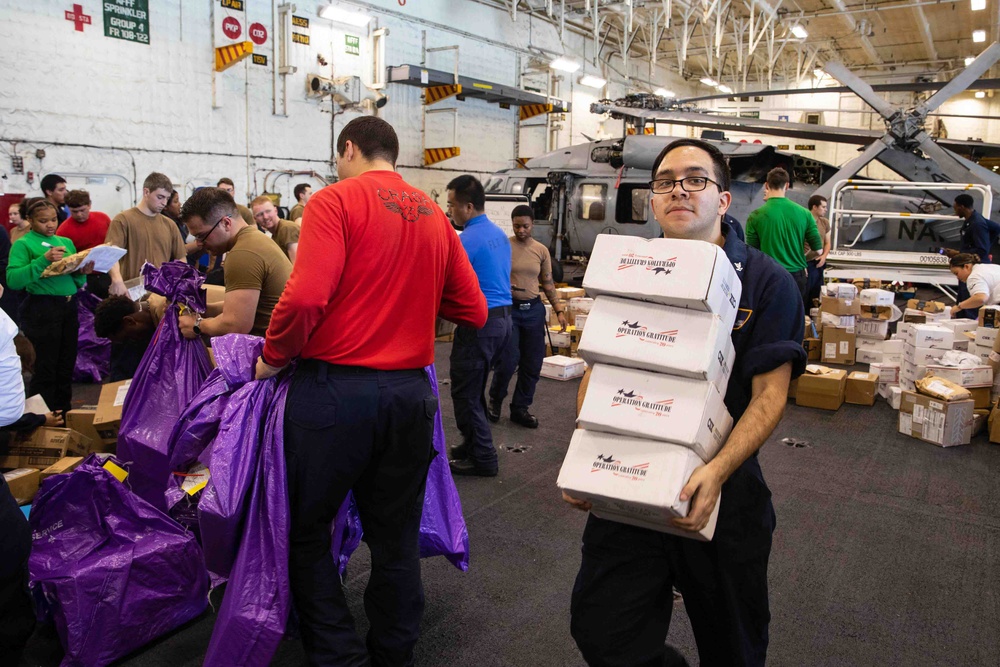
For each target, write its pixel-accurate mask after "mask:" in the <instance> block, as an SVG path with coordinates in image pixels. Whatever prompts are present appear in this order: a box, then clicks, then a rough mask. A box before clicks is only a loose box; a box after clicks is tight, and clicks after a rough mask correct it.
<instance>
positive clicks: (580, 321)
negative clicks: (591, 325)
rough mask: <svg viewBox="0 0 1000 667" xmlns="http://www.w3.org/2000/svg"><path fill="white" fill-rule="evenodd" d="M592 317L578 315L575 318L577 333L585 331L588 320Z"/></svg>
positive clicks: (574, 323) (582, 314)
mask: <svg viewBox="0 0 1000 667" xmlns="http://www.w3.org/2000/svg"><path fill="white" fill-rule="evenodd" d="M588 317H590V315H588V314H587V313H577V314H576V316H575V317H574V318H573V326H574V327H576V330H577V331H583V327H584V326H585V325H586V324H587V318H588Z"/></svg>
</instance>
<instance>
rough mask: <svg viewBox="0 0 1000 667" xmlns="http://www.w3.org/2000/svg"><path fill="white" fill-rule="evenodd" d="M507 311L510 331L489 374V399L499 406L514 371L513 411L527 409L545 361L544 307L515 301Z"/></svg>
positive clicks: (539, 303)
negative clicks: (515, 377) (509, 310)
mask: <svg viewBox="0 0 1000 667" xmlns="http://www.w3.org/2000/svg"><path fill="white" fill-rule="evenodd" d="M512 308H513V310H512V311H511V331H510V338H509V339H508V340H507V345H506V346H505V347H504V350H503V353H502V354H501V355H500V362H499V363H498V364H497V366H496V369H495V370H494V371H493V381H492V383H491V384H490V400H491V401H493V402H494V403H498V404H499V403H501V402H502V401H503V399H504V398H506V397H507V386H508V385H509V384H510V379H511V378H512V377H513V376H514V371H515V370H516V371H517V385H516V386H515V387H514V396H513V398H512V399H511V401H510V406H511V408H513V409H517V408H522V409H527V408H528V406H530V405H531V403H532V401H533V400H534V398H535V386H536V385H538V378H539V376H540V374H541V372H542V360H543V359H544V358H545V328H546V327H547V326H548V322H547V321H546V319H545V305H544V304H543V303H542V300H541V299H540V298H538V297H535V298H534V299H532V300H531V301H515V302H514V305H513V307H512Z"/></svg>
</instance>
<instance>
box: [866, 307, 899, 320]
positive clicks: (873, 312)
mask: <svg viewBox="0 0 1000 667" xmlns="http://www.w3.org/2000/svg"><path fill="white" fill-rule="evenodd" d="M892 315H893V312H892V306H861V314H860V315H858V317H859V318H862V319H866V320H885V321H887V322H888V321H889V320H891V319H892Z"/></svg>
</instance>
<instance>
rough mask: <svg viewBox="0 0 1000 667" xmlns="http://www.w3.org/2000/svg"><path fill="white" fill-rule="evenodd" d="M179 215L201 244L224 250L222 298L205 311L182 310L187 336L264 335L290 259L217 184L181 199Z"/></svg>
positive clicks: (288, 273)
mask: <svg viewBox="0 0 1000 667" xmlns="http://www.w3.org/2000/svg"><path fill="white" fill-rule="evenodd" d="M181 220H183V221H184V223H185V224H186V225H187V226H188V230H189V231H190V232H191V233H192V234H194V237H195V239H196V240H197V241H198V243H199V244H200V245H201V247H202V248H204V249H206V250H208V251H210V252H212V253H213V254H216V255H221V254H222V253H227V254H226V272H225V280H226V297H225V300H224V301H223V302H222V304H221V307H220V305H219V304H209V305H208V308H207V309H206V311H205V315H204V316H202V315H190V314H185V315H181V316H180V318H179V320H178V322H179V324H180V329H181V333H182V334H183V335H184V336H185V337H186V338H196V337H198V336H202V335H204V336H222V335H224V334H230V333H242V334H246V333H248V334H253V335H254V336H263V335H264V334H265V333H266V332H267V325H268V324H270V322H271V311H273V310H274V307H275V306H276V305H277V303H278V299H279V298H280V297H281V293H282V292H283V291H284V290H285V283H287V282H288V278H289V276H291V274H292V263H291V262H289V261H288V258H287V257H285V254H284V253H283V252H281V249H280V248H278V246H277V244H275V243H274V241H272V240H271V239H269V238H267V237H266V236H264V235H263V234H261V233H260V232H259V231H258V230H257V229H256V228H255V227H252V226H250V225H248V224H247V223H246V222H245V221H244V220H243V218H241V217H240V216H239V214H238V213H237V210H236V202H235V201H233V198H232V196H231V195H230V194H229V193H228V192H226V191H225V190H222V189H221V188H202V189H201V190H198V191H197V192H195V193H194V194H193V195H192V196H191V198H190V199H188V200H187V201H186V202H184V208H183V209H181Z"/></svg>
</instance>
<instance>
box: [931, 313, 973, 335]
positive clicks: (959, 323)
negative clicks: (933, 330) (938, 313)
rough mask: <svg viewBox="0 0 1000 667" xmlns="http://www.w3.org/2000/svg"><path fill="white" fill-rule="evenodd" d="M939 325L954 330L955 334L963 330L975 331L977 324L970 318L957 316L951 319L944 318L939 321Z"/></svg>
mask: <svg viewBox="0 0 1000 667" xmlns="http://www.w3.org/2000/svg"><path fill="white" fill-rule="evenodd" d="M940 324H941V326H943V327H947V328H949V329H951V330H952V331H954V332H955V334H956V338H957V335H958V334H960V333H962V332H965V331H975V330H976V329H977V328H978V326H979V324H978V322H976V321H975V320H970V319H967V318H965V317H959V318H956V319H953V320H944V321H943V322H941V323H940Z"/></svg>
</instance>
